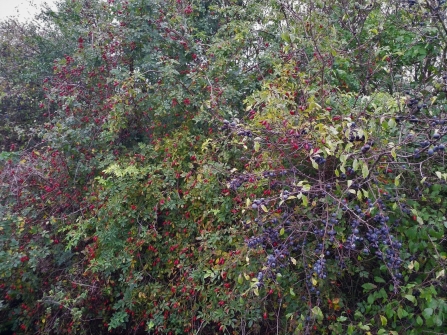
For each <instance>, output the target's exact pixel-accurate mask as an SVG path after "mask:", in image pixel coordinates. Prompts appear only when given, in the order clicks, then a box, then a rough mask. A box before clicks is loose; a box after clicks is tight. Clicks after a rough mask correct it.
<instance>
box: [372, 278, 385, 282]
mask: <svg viewBox="0 0 447 335" xmlns="http://www.w3.org/2000/svg"><path fill="white" fill-rule="evenodd" d="M374 281H375V282H376V283H385V279H383V278H381V277H374Z"/></svg>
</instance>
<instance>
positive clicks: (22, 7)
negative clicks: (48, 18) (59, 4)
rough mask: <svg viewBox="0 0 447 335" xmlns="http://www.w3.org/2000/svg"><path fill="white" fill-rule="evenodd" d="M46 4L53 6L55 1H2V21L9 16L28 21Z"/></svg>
mask: <svg viewBox="0 0 447 335" xmlns="http://www.w3.org/2000/svg"><path fill="white" fill-rule="evenodd" d="M45 2H46V3H48V4H50V5H51V4H52V3H54V2H55V0H0V20H2V19H5V18H6V17H8V16H16V17H18V18H19V19H20V20H21V21H25V20H28V19H30V18H32V17H33V15H35V14H37V13H38V8H40V5H41V4H43V3H45Z"/></svg>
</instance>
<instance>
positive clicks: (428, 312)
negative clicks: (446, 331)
mask: <svg viewBox="0 0 447 335" xmlns="http://www.w3.org/2000/svg"><path fill="white" fill-rule="evenodd" d="M432 315H433V308H426V309H424V311H423V312H422V316H423V317H424V318H425V319H426V320H427V319H429V318H430V317H431V316H432Z"/></svg>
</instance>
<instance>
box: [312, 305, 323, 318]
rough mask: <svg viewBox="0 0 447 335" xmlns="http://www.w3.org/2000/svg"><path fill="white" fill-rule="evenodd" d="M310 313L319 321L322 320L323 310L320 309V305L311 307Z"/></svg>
mask: <svg viewBox="0 0 447 335" xmlns="http://www.w3.org/2000/svg"><path fill="white" fill-rule="evenodd" d="M312 315H313V316H314V317H315V318H316V319H317V320H319V321H321V320H323V318H324V316H323V312H322V311H321V309H320V307H318V306H315V307H314V308H312Z"/></svg>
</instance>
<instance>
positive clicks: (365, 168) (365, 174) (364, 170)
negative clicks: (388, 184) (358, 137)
mask: <svg viewBox="0 0 447 335" xmlns="http://www.w3.org/2000/svg"><path fill="white" fill-rule="evenodd" d="M362 176H363V178H366V177H368V176H369V169H368V165H367V164H366V163H363V166H362Z"/></svg>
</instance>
